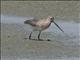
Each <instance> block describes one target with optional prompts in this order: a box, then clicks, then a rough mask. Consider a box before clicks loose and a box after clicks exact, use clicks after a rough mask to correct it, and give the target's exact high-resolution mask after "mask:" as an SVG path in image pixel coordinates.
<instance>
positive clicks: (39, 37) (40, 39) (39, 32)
mask: <svg viewBox="0 0 80 60" xmlns="http://www.w3.org/2000/svg"><path fill="white" fill-rule="evenodd" d="M40 34H41V31H39V34H38V40H41V39H40Z"/></svg>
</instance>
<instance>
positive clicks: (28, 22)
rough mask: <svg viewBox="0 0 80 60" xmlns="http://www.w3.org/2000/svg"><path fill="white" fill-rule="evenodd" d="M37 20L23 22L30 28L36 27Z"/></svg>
mask: <svg viewBox="0 0 80 60" xmlns="http://www.w3.org/2000/svg"><path fill="white" fill-rule="evenodd" d="M37 21H38V20H37V19H28V20H26V21H24V23H25V24H30V25H31V26H36V23H37Z"/></svg>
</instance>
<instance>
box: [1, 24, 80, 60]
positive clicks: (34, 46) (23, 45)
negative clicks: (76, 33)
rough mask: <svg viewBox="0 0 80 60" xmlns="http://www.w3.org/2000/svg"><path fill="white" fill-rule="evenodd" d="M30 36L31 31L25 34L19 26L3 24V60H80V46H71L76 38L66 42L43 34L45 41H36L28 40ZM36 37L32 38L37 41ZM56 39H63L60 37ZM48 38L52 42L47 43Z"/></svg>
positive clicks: (34, 35)
mask: <svg viewBox="0 0 80 60" xmlns="http://www.w3.org/2000/svg"><path fill="white" fill-rule="evenodd" d="M29 34H30V31H27V32H26V34H25V31H24V30H23V29H22V28H20V27H19V26H18V25H17V24H6V23H2V24H1V53H2V54H1V56H2V58H3V60H5V58H10V60H12V59H13V60H14V59H15V60H18V59H16V58H20V59H22V58H23V59H22V60H25V58H26V59H32V60H36V59H37V60H38V59H41V60H42V59H46V60H48V59H51V60H54V59H55V60H57V59H63V58H67V59H68V58H72V60H73V59H74V60H75V58H79V54H80V53H79V49H80V47H79V44H78V43H77V44H75V45H70V44H71V43H72V44H74V42H73V41H72V40H73V39H74V38H75V37H74V38H71V40H70V41H69V42H66V41H68V40H67V39H63V40H62V39H60V40H57V39H56V38H55V35H51V34H50V33H49V32H42V34H41V38H42V39H44V41H35V40H29V39H28V36H29ZM36 35H37V33H36V34H33V35H32V38H35V39H37V37H36ZM56 37H57V38H61V37H60V36H56ZM47 38H50V39H51V41H46V39H47ZM64 38H65V37H64ZM65 43H66V44H69V45H66V44H65ZM20 59H19V60H20ZM8 60H9V59H8ZM63 60H64V59H63Z"/></svg>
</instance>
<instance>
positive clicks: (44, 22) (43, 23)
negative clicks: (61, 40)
mask: <svg viewBox="0 0 80 60" xmlns="http://www.w3.org/2000/svg"><path fill="white" fill-rule="evenodd" d="M51 23H54V24H55V25H56V26H57V27H58V28H59V29H60V30H61V31H62V32H64V31H63V30H62V29H61V28H60V27H59V25H57V24H56V23H55V21H54V17H52V16H49V17H48V18H47V19H40V20H38V19H30V20H25V21H24V24H29V25H31V26H32V27H33V31H39V34H38V40H41V39H40V34H41V32H42V31H43V30H45V29H47V28H48V27H49V26H50V25H51ZM33 31H32V32H31V33H30V35H29V39H31V35H32V33H33Z"/></svg>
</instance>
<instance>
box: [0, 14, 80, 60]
mask: <svg viewBox="0 0 80 60" xmlns="http://www.w3.org/2000/svg"><path fill="white" fill-rule="evenodd" d="M31 18H33V17H27V18H26V17H18V16H5V15H1V23H2V24H4V26H6V27H7V28H9V27H10V28H12V27H16V29H14V30H15V31H17V30H18V29H20V30H24V31H26V32H27V31H29V32H30V31H31V27H30V26H29V25H24V20H26V19H31ZM55 21H56V20H55ZM56 23H57V24H58V25H59V26H60V27H61V28H62V29H63V30H64V31H65V33H62V32H61V31H60V30H59V29H58V28H57V27H56V26H55V25H54V24H51V26H50V27H49V29H47V30H45V31H44V32H43V33H42V36H44V35H46V34H45V32H49V34H48V35H47V36H48V38H51V40H53V41H52V42H51V43H50V42H49V43H46V42H40V43H39V42H36V43H37V45H38V46H39V47H40V48H41V47H42V46H44V48H45V47H46V45H47V46H49V48H53V47H55V46H54V45H56V46H58V44H57V42H55V41H54V40H56V41H58V42H61V43H63V44H64V48H63V51H64V50H66V49H69V50H70V51H72V50H73V52H74V50H77V49H76V48H80V23H75V22H66V21H56ZM14 30H13V31H14ZM6 31H7V30H6ZM3 32H4V31H3ZM8 32H10V33H11V34H13V33H12V31H8ZM19 33H20V32H19ZM34 36H35V35H34ZM18 37H19V36H18ZM44 37H45V36H44ZM44 37H42V38H44ZM13 38H14V37H13ZM14 39H15V38H14ZM21 39H22V38H21ZM11 40H12V39H11ZM19 40H20V39H19ZM12 41H13V40H12ZM16 41H18V39H17V40H16ZM3 42H4V41H3ZM6 42H7V41H6ZM13 42H14V43H15V45H14V43H12V42H11V41H10V43H9V45H10V44H11V43H12V44H13V45H14V46H17V44H16V42H15V40H14V41H13ZM27 42H29V41H27ZM31 42H32V41H31ZM31 42H29V44H31ZM7 43H8V42H7ZM19 43H20V47H21V46H22V43H23V41H22V40H21V42H18V44H19ZM32 43H35V42H32ZM5 44H6V43H5ZM5 44H4V45H3V46H5ZM27 44H28V43H27ZM39 44H42V45H39ZM43 44H44V45H43ZM48 44H50V45H48ZM52 44H54V45H52ZM13 45H11V46H13ZM23 45H24V43H23ZM14 46H13V48H14ZM32 46H34V48H35V46H36V45H34V44H32ZM52 46H53V47H52ZM7 47H8V46H7ZM69 47H70V48H69ZM13 48H12V49H13ZM17 48H19V46H18V47H16V49H17ZM21 48H24V47H23V46H22V47H21ZM28 48H30V47H28ZM57 48H58V47H55V50H56V49H57ZM16 49H14V50H13V51H15V50H16ZM24 49H25V48H24ZM24 49H23V50H20V51H21V52H22V51H25V50H24ZM31 49H32V48H31ZM58 49H59V48H58ZM44 50H45V49H42V50H41V51H40V52H41V54H43V52H44ZM47 50H48V48H47ZM53 50H54V49H53ZM10 51H12V50H10ZM31 51H32V50H31ZM33 51H34V50H33ZM35 51H37V50H35ZM51 51H52V50H51ZM25 52H26V51H25ZM38 52H39V51H38ZM48 52H49V51H48ZM64 52H66V51H64ZM67 52H68V51H67ZM67 52H66V53H65V54H64V56H65V55H66V54H67V55H70V54H69V52H68V53H67ZM73 52H72V54H73V57H70V58H69V57H68V58H67V57H63V58H61V60H78V59H79V58H78V57H74V56H75V55H76V54H77V53H73ZM77 52H78V50H77ZM23 53H24V52H23ZM29 53H30V54H31V52H30V51H29ZM50 53H51V52H49V54H50ZM52 53H53V51H52ZM18 54H20V53H18ZM45 54H46V53H45ZM45 54H43V55H45ZM57 54H58V53H57ZM57 54H56V55H54V56H57ZM23 55H25V53H24V54H23ZM32 55H34V52H33V54H32ZM32 55H31V56H32ZM52 55H53V54H52ZM62 55H63V54H62ZM35 56H36V55H35ZM48 56H49V55H48ZM77 56H78V55H77ZM44 57H45V56H44ZM44 57H43V56H42V57H41V58H40V57H39V58H34V57H33V58H32V57H31V58H18V57H12V58H11V57H10V58H5V57H2V60H46V58H44ZM47 60H60V59H57V58H54V59H53V58H50V56H49V58H48V57H47Z"/></svg>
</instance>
